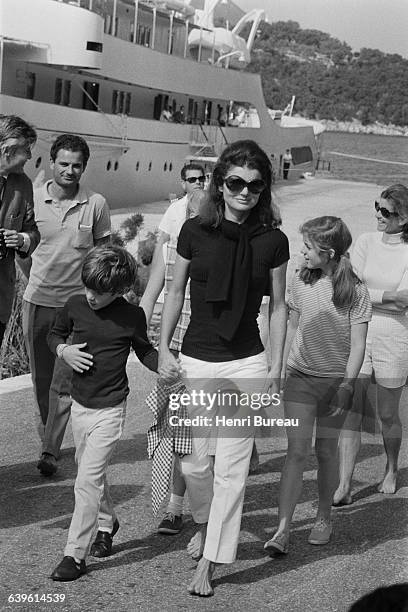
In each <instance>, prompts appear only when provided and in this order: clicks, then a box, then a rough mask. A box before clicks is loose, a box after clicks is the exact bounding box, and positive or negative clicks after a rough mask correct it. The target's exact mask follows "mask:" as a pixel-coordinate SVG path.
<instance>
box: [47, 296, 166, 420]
mask: <svg viewBox="0 0 408 612" xmlns="http://www.w3.org/2000/svg"><path fill="white" fill-rule="evenodd" d="M71 332H73V340H72V343H73V344H80V343H82V342H86V343H87V346H86V347H85V348H84V349H83V350H84V352H86V353H90V354H91V355H92V356H93V366H92V367H91V368H90V369H89V370H87V371H86V372H83V373H82V374H80V373H78V372H75V371H73V377H72V391H71V395H72V397H73V398H74V400H76V401H77V402H78V403H79V404H81V405H82V406H85V407H86V408H108V407H111V406H117V405H118V404H120V403H121V402H122V401H123V400H124V399H125V398H126V396H127V395H128V393H129V386H128V379H127V375H126V362H127V358H128V356H129V351H130V348H131V347H133V348H134V350H135V353H136V355H137V357H138V358H139V360H140V361H141V362H142V363H143V365H145V366H146V367H147V368H149V370H153V371H154V372H156V371H157V351H156V350H155V349H154V348H153V347H152V345H151V344H150V342H149V341H148V339H147V330H146V317H145V314H144V311H143V310H142V308H139V306H134V305H133V304H129V302H127V301H126V300H125V299H124V298H117V299H115V300H114V301H113V302H112V303H111V304H109V305H108V306H105V308H101V309H100V310H92V308H91V307H90V306H89V304H88V302H87V299H86V297H85V296H84V295H75V296H73V297H71V298H69V300H68V301H67V303H66V304H65V306H64V307H63V308H62V309H61V310H60V311H59V312H58V314H57V318H56V321H55V324H54V327H53V329H52V330H51V331H50V333H49V334H48V345H49V347H50V349H51V351H52V352H53V353H55V352H56V348H57V346H58V344H62V343H64V342H65V341H66V339H67V338H68V336H69V335H70V334H71Z"/></svg>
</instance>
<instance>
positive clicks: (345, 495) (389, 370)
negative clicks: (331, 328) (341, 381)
mask: <svg viewBox="0 0 408 612" xmlns="http://www.w3.org/2000/svg"><path fill="white" fill-rule="evenodd" d="M374 206H375V216H376V219H377V230H378V233H377V232H376V233H367V234H362V235H361V236H360V237H359V238H358V239H357V241H356V244H355V248H354V251H353V254H352V263H353V266H354V267H355V270H356V272H357V274H358V275H359V276H360V278H362V279H363V280H364V281H365V282H366V283H367V286H368V289H369V292H370V297H371V301H372V305H373V318H372V321H371V322H370V324H369V326H368V335H367V344H366V352H365V357H364V362H363V366H362V368H361V371H360V380H359V389H357V387H356V391H355V397H354V404H353V410H352V411H351V412H350V413H349V414H348V415H347V420H346V422H345V425H344V429H343V431H342V434H341V438H340V484H339V486H338V488H337V491H336V492H335V494H334V501H333V503H334V505H335V506H343V505H348V504H351V503H352V501H353V499H352V496H351V480H352V476H353V471H354V465H355V462H356V458H357V454H358V452H359V449H360V445H361V433H360V430H361V423H362V412H363V410H362V407H363V405H364V403H365V402H366V400H367V398H366V395H367V389H368V385H369V383H370V380H371V375H372V374H373V373H374V376H375V381H376V384H377V387H376V393H377V407H378V414H379V417H380V420H381V426H382V435H383V440H384V446H385V453H386V456H387V464H386V468H385V476H384V478H383V480H382V482H381V483H380V485H379V487H378V490H379V492H380V493H388V494H390V493H395V491H396V488H397V467H398V454H399V450H400V446H401V435H402V431H401V421H400V418H399V403H400V398H401V393H402V390H403V386H404V384H405V382H406V380H407V376H408V317H407V316H406V315H407V314H408V189H407V187H405V186H404V185H400V184H397V185H392V186H391V187H388V188H387V189H385V190H384V191H383V192H382V193H381V195H380V198H379V200H378V201H376V202H375V203H374Z"/></svg>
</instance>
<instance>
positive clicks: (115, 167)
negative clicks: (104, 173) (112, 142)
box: [113, 161, 119, 172]
mask: <svg viewBox="0 0 408 612" xmlns="http://www.w3.org/2000/svg"><path fill="white" fill-rule="evenodd" d="M118 168H119V162H118V161H115V165H114V166H113V169H114V170H115V172H116V170H117V169H118Z"/></svg>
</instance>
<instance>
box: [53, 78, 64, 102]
mask: <svg viewBox="0 0 408 612" xmlns="http://www.w3.org/2000/svg"><path fill="white" fill-rule="evenodd" d="M61 97H62V79H55V89H54V103H55V104H61Z"/></svg>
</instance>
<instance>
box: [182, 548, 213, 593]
mask: <svg viewBox="0 0 408 612" xmlns="http://www.w3.org/2000/svg"><path fill="white" fill-rule="evenodd" d="M214 569H215V563H213V562H212V561H209V560H208V559H206V558H205V557H202V558H201V559H200V561H199V562H198V565H197V569H196V571H195V574H194V578H193V579H192V581H191V582H190V585H189V587H188V592H189V593H190V595H198V596H199V597H210V596H211V595H214V589H213V588H212V584H211V580H212V576H213V573H214Z"/></svg>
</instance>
